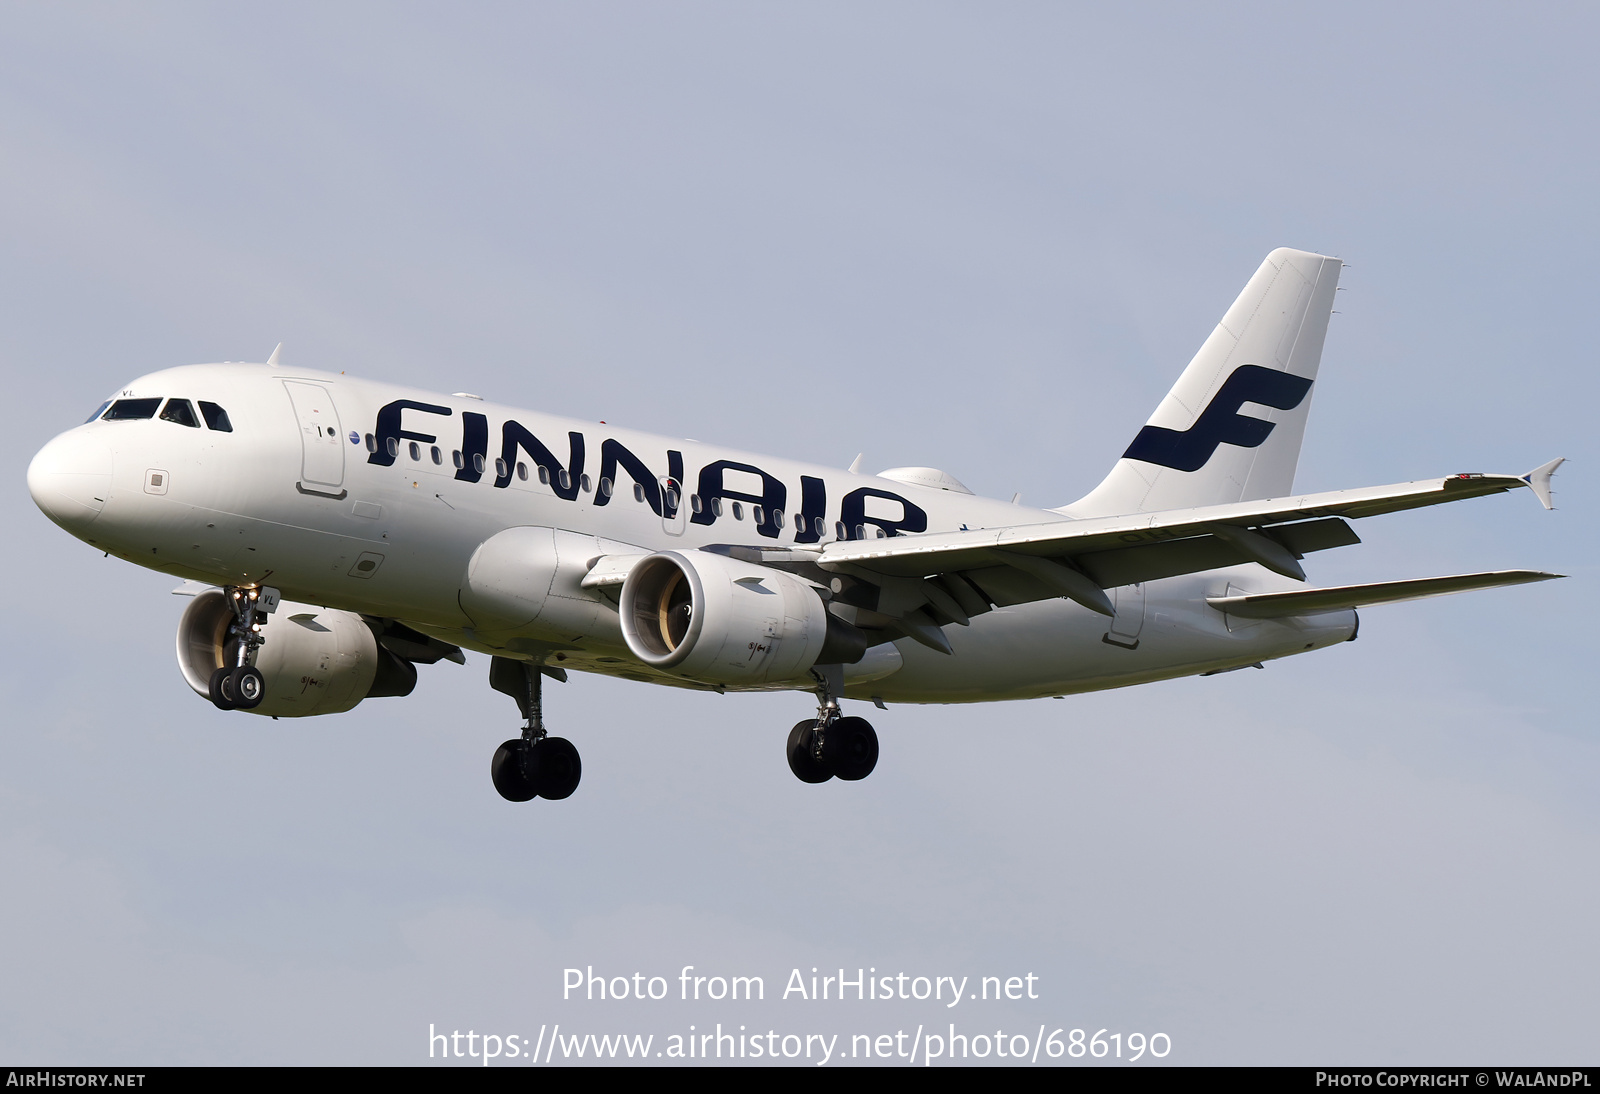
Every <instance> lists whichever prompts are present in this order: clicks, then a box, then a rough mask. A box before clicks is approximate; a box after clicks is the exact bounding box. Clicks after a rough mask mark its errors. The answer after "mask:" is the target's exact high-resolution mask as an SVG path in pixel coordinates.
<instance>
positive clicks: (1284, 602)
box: [1206, 570, 1566, 619]
mask: <svg viewBox="0 0 1600 1094" xmlns="http://www.w3.org/2000/svg"><path fill="white" fill-rule="evenodd" d="M1564 576H1566V575H1564V574H1551V573H1546V572H1544V571H1543V570H1493V571H1490V572H1487V573H1481V574H1454V575H1451V576H1449V577H1422V578H1414V579H1412V580H1410V581H1380V582H1376V583H1374V584H1370V585H1338V586H1334V587H1333V588H1328V589H1297V590H1295V591H1293V592H1287V593H1254V594H1251V595H1248V596H1209V597H1207V598H1206V603H1207V604H1210V605H1211V606H1212V607H1213V608H1216V609H1217V610H1218V611H1222V612H1226V613H1228V614H1229V615H1236V616H1240V617H1243V618H1246V619H1281V618H1284V617H1285V616H1293V615H1316V614H1318V613H1321V612H1337V611H1344V610H1345V609H1347V608H1362V607H1368V606H1370V605H1373V604H1394V603H1397V602H1399V601H1402V600H1422V599H1425V598H1426V597H1430V596H1447V595H1449V594H1450V593H1464V592H1469V591H1471V590H1473V589H1494V588H1498V587H1499V586H1502V585H1525V584H1527V583H1529V582H1532V581H1550V580H1553V579H1555V578H1558V577H1564Z"/></svg>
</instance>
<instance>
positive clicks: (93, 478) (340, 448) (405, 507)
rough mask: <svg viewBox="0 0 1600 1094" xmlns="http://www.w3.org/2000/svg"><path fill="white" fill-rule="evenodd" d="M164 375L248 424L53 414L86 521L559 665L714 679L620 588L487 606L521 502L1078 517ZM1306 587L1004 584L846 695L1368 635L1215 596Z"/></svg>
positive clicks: (573, 520)
mask: <svg viewBox="0 0 1600 1094" xmlns="http://www.w3.org/2000/svg"><path fill="white" fill-rule="evenodd" d="M158 397H159V398H167V397H174V398H176V397H181V398H185V399H188V400H190V401H191V402H195V403H198V401H201V400H205V401H209V402H211V403H214V404H217V405H219V406H221V407H222V408H224V409H225V410H226V412H227V415H228V417H229V419H230V420H231V425H232V430H231V431H230V432H221V431H218V430H215V429H211V428H207V427H206V426H205V425H198V426H187V425H184V424H180V423H176V422H172V421H165V420H162V419H159V418H153V417H152V418H145V419H140V420H124V421H101V420H96V421H91V422H89V423H88V424H86V425H82V426H79V427H77V428H75V429H72V430H69V431H68V432H66V433H63V434H62V435H61V436H59V437H57V438H56V439H55V440H53V441H52V442H51V443H50V444H49V445H47V446H46V447H45V448H44V449H43V450H41V452H40V453H39V455H38V456H37V457H36V458H35V461H34V465H33V467H31V468H30V471H29V484H30V488H31V489H32V490H33V493H34V496H35V498H36V500H38V501H39V504H40V505H41V507H42V508H44V509H45V511H46V512H47V513H48V514H49V515H50V516H51V517H52V519H54V520H55V521H56V522H57V523H58V524H60V525H62V527H64V528H66V529H67V530H68V531H70V532H71V533H72V534H74V535H75V536H77V537H79V538H80V539H83V540H85V541H87V542H89V543H91V544H93V545H94V546H95V547H96V548H98V549H100V550H104V551H108V552H110V553H111V554H115V555H117V556H119V557H121V558H125V559H128V560H130V561H133V562H137V563H138V564H139V565H141V566H146V567H149V568H151V569H155V570H160V571H162V572H165V573H169V574H173V575H176V576H179V577H183V578H188V579H193V580H196V581H200V582H205V583H208V584H214V585H243V584H257V583H259V584H270V585H272V586H275V587H277V588H279V589H281V590H282V592H283V595H284V596H285V597H286V598H289V599H292V600H296V601H303V602H307V603H312V604H320V605H326V606H328V607H333V608H339V609H344V610H347V611H353V612H360V613H363V614H367V615H372V616H381V617H386V618H392V619H396V620H399V621H402V622H404V623H406V624H407V625H409V626H411V627H413V628H415V629H417V630H420V631H423V632H426V633H428V634H432V635H434V636H436V637H438V638H441V639H444V640H445V641H448V642H452V643H455V644H457V645H460V646H463V647H465V648H468V649H472V650H477V651H480V652H483V653H511V654H512V655H516V654H517V653H518V651H519V643H524V644H526V643H533V644H536V645H537V646H539V648H542V649H554V650H556V651H557V652H556V653H555V654H554V655H553V656H554V660H555V661H557V662H559V663H561V664H563V665H564V666H565V667H569V668H573V669H578V670H583V671H593V672H602V673H608V674H611V675H619V676H626V677H629V678H634V679H645V680H650V681H653V682H659V683H674V684H685V685H687V686H695V687H700V686H705V685H702V684H692V683H689V682H687V681H682V680H678V679H675V678H673V677H671V676H670V675H667V674H664V673H660V672H656V671H654V670H651V669H649V668H648V667H647V666H645V665H643V664H641V663H640V662H639V661H638V660H637V659H636V658H634V657H632V656H631V655H630V654H629V652H628V649H627V647H626V645H625V644H624V643H623V640H622V638H621V636H620V631H619V630H618V629H617V627H616V625H615V621H614V612H613V613H612V618H610V619H607V618H604V617H605V614H606V613H604V612H601V613H600V616H601V618H600V620H599V622H597V623H596V624H595V625H594V626H593V627H592V628H590V630H589V633H582V634H574V633H570V632H571V628H570V627H568V628H565V629H561V628H555V629H551V628H548V627H545V628H541V627H540V626H538V625H537V621H536V623H535V624H532V625H529V626H528V627H527V628H525V629H524V630H523V631H521V632H518V633H508V632H505V631H500V632H494V633H490V632H489V631H487V630H485V629H483V628H480V627H479V626H478V624H477V622H476V621H475V620H474V619H473V618H472V616H471V615H470V614H469V613H468V611H467V610H465V609H464V608H463V606H462V598H461V592H462V588H463V583H464V581H465V577H466V572H467V567H468V563H469V561H470V560H471V559H472V557H473V554H474V552H475V551H476V550H477V549H478V547H479V546H480V545H481V544H483V543H484V541H485V540H487V539H488V538H489V537H491V536H493V535H495V534H496V533H499V532H502V531H504V530H505V529H508V528H513V527H522V526H528V527H537V528H553V529H562V530H566V532H568V533H571V534H570V535H567V536H565V537H563V542H564V543H565V544H566V545H567V546H566V547H565V548H564V550H566V551H567V552H568V553H572V552H573V551H576V553H577V554H579V555H585V556H586V557H587V558H588V559H589V560H591V561H592V558H593V557H595V556H600V555H605V554H611V553H615V552H616V551H617V550H619V549H621V548H624V547H625V548H626V549H628V550H632V551H656V550H680V551H682V550H691V549H694V548H698V547H703V546H707V545H711V544H731V545H742V546H757V547H769V548H770V547H783V546H790V545H795V544H796V543H800V544H807V543H817V542H831V541H833V540H834V539H836V538H857V537H859V536H860V535H863V534H865V535H868V536H871V535H875V534H878V532H879V530H880V529H881V530H883V531H884V532H885V533H893V534H902V535H904V534H916V533H917V532H921V531H928V532H935V531H951V530H955V529H960V528H962V527H967V528H973V529H977V528H985V527H1000V526H1015V525H1019V524H1031V523H1046V522H1058V521H1062V520H1065V519H1066V518H1065V517H1063V516H1062V514H1060V513H1058V512H1053V511H1049V510H1041V509H1028V508H1025V507H1022V506H1018V505H1012V504H1009V503H1006V502H1002V501H997V500H994V499H989V498H980V497H976V496H974V495H972V494H970V493H966V492H963V491H960V490H956V489H937V488H932V487H928V486H921V485H916V484H911V483H907V482H904V481H899V480H895V479H887V478H881V477H878V476H872V475H862V474H852V473H850V472H847V471H840V470H835V469H832V468H823V467H816V466H813V465H809V464H801V463H796V462H794V461H790V460H783V459H778V458H774V457H769V456H759V455H752V454H749V453H743V452H735V451H729V450H727V449H722V448H718V447H716V446H714V445H709V444H702V443H700V442H697V441H690V440H684V439H673V438H666V437H660V436H654V435H650V434H645V433H639V432H635V431H632V430H626V429H619V428H616V427H614V426H610V425H606V424H601V423H592V422H579V421H573V420H570V419H564V418H558V417H555V416H552V415H549V414H545V413H541V412H537V411H528V410H520V409H515V408H511V407H504V406H498V405H495V404H492V403H486V402H483V401H481V400H478V399H475V398H472V397H467V396H443V395H436V394H432V393H429V392H424V391H417V390H413V389H407V388H400V387H396V386H394V385H390V384H382V383H375V382H371V381H364V380H357V379H354V378H350V377H346V376H344V375H333V374H328V373H321V372H313V371H309V370H294V369H286V368H279V367H272V366H267V365H242V364H226V365H193V366H187V367H183V368H174V369H169V370H165V371H162V372H156V373H152V374H150V375H148V376H143V377H140V378H139V379H138V380H135V381H134V382H133V383H131V384H129V385H127V387H125V388H124V389H122V390H121V391H119V392H117V393H116V395H115V396H114V398H121V399H127V398H158ZM402 403H404V404H407V405H400V406H399V407H398V409H397V404H402ZM385 408H388V409H387V410H385ZM530 439H531V441H532V443H529V441H530ZM391 440H392V442H393V444H394V454H393V456H392V457H391V456H390V454H389V444H390V442H391ZM519 442H520V443H519ZM508 444H511V445H514V450H512V451H508V449H507V445H508ZM539 446H542V448H543V449H544V450H545V452H540V451H539V450H538V449H539ZM435 450H437V456H435ZM580 452H581V456H580ZM457 454H460V455H459V457H458V455H457ZM475 456H482V458H483V470H482V472H481V474H480V473H479V472H478V471H477V468H476V466H475V460H474V457H475ZM497 460H503V464H502V466H500V467H499V468H497V467H496V461H497ZM541 461H542V464H541ZM458 463H459V464H460V466H459V467H458ZM519 464H520V465H521V467H520V468H519V466H518V465H519ZM541 469H543V470H544V471H545V475H544V476H541V474H540V471H541ZM563 475H565V480H563ZM524 476H525V477H524ZM542 477H547V478H548V479H549V480H550V481H549V482H548V483H546V482H544V481H541V478H542ZM602 480H604V481H602ZM669 480H670V481H669ZM563 483H565V484H563ZM608 487H609V495H608V494H607V492H606V488H608ZM636 487H637V489H636ZM640 495H643V500H640ZM674 497H676V499H677V501H678V505H677V506H676V508H674V507H673V506H672V504H671V501H672V499H673V498H674ZM758 515H759V518H760V523H759V524H758V523H757V517H758ZM574 545H576V547H574ZM1291 587H1303V586H1297V585H1294V583H1292V582H1288V581H1286V580H1285V579H1283V578H1280V577H1277V576H1276V575H1274V574H1271V573H1269V572H1268V571H1266V570H1264V569H1262V568H1261V567H1259V566H1257V565H1254V564H1249V565H1244V566H1237V567H1232V568H1229V569H1226V570H1214V571H1209V572H1206V573H1200V574H1192V575H1188V576H1184V577H1176V578H1169V579H1165V580H1161V581H1153V582H1149V583H1147V584H1146V585H1144V586H1128V587H1124V588H1121V589H1117V590H1114V591H1113V594H1112V595H1113V597H1114V600H1115V602H1116V605H1117V617H1116V619H1115V620H1107V619H1106V618H1105V617H1104V616H1102V615H1098V614H1096V613H1094V612H1092V611H1090V610H1088V609H1086V608H1084V607H1082V606H1080V605H1078V604H1076V603H1073V602H1072V601H1069V600H1063V599H1051V600H1041V601H1035V602H1032V603H1025V604H1018V605H1015V606H1011V607H999V608H996V609H995V610H994V611H992V612H989V613H987V614H983V615H978V616H974V617H973V618H972V620H971V625H970V626H967V627H962V626H949V627H946V628H945V633H946V635H947V637H948V639H949V642H950V645H951V647H952V649H953V651H954V652H953V655H945V654H942V653H940V652H937V651H935V650H932V649H929V648H926V647H924V646H923V645H919V644H917V643H916V642H913V641H911V640H909V639H901V640H899V641H897V642H895V643H894V644H893V645H884V646H880V647H876V648H875V649H874V650H872V651H869V654H868V656H867V657H866V658H865V659H864V661H863V662H862V664H861V665H859V666H852V667H851V668H849V669H847V671H846V677H845V678H846V682H847V687H846V694H847V695H849V696H851V697H854V698H881V699H883V700H886V701H899V702H969V701H980V700H989V699H1007V698H1030V697H1036V696H1044V695H1059V694H1064V693H1069V692H1078V691H1089V690H1095V689H1101V688H1111V687H1121V686H1125V685H1128V684H1136V683H1142V682H1145V681H1150V680H1158V679H1164V678H1169V677H1175V676H1184V675H1191V674H1195V673H1200V672H1207V671H1214V670H1219V669H1227V668H1232V667H1237V666H1240V665H1247V664H1250V663H1252V662H1256V661H1261V660H1264V659H1269V658H1275V657H1283V656H1286V655H1289V654H1292V653H1299V652H1302V651H1305V650H1309V649H1314V648H1318V647H1322V646H1327V645H1331V644H1333V643H1337V642H1340V641H1344V640H1346V639H1348V638H1350V637H1352V636H1353V634H1354V630H1355V615H1354V612H1352V611H1340V612H1333V613H1327V614H1323V615H1317V616H1311V617H1308V618H1289V619H1272V620H1248V619H1236V618H1232V617H1229V616H1226V615H1224V614H1223V613H1221V612H1219V611H1217V610H1216V609H1214V608H1212V607H1210V606H1208V605H1207V604H1206V601H1205V598H1206V597H1208V596H1213V597H1215V596H1224V595H1229V594H1230V591H1231V592H1232V593H1239V592H1245V593H1256V592H1269V591H1274V590H1277V589H1283V588H1291ZM268 633H269V634H270V631H269V632H268ZM785 686H787V687H795V688H805V689H809V688H811V687H812V686H813V684H812V681H810V679H809V678H807V679H801V680H796V681H793V682H791V683H789V684H786V685H785Z"/></svg>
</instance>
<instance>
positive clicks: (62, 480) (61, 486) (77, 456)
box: [28, 429, 112, 535]
mask: <svg viewBox="0 0 1600 1094" xmlns="http://www.w3.org/2000/svg"><path fill="white" fill-rule="evenodd" d="M111 471H112V457H111V448H110V446H108V445H107V444H106V443H105V442H104V441H102V440H100V439H99V438H97V437H95V436H93V435H92V434H86V433H84V432H81V431H79V430H76V429H74V430H70V431H69V432H66V433H63V434H61V436H59V437H57V438H56V439H55V440H53V441H51V442H50V443H49V444H47V445H45V446H44V447H43V448H41V449H39V453H38V455H36V456H34V457H33V462H32V463H30V464H29V465H28V493H30V494H32V495H33V503H34V504H35V505H37V506H38V507H39V508H40V509H42V510H44V515H45V516H47V517H49V518H50V519H51V520H53V521H55V522H56V523H57V524H59V525H61V527H63V528H65V529H66V530H67V531H69V532H72V533H73V534H74V535H76V534H77V533H78V532H80V531H82V530H83V529H85V528H87V527H88V526H89V524H90V523H91V522H93V520H94V518H95V517H98V516H99V515H100V510H102V509H104V508H105V504H106V500H107V499H108V498H110V497H111Z"/></svg>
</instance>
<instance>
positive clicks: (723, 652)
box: [621, 551, 867, 686]
mask: <svg viewBox="0 0 1600 1094" xmlns="http://www.w3.org/2000/svg"><path fill="white" fill-rule="evenodd" d="M621 617H622V633H623V637H624V638H625V639H626V640H627V643H628V649H630V650H631V651H633V655H634V656H635V657H637V658H639V660H641V661H643V662H645V664H647V665H652V666H654V667H656V668H659V669H665V670H668V671H670V672H672V673H673V674H675V675H678V676H684V677H688V678H690V679H693V680H700V681H704V682H706V683H711V684H728V685H736V686H737V685H758V686H759V685H762V684H772V683H782V682H784V681H789V680H795V679H797V678H799V677H802V676H804V675H805V673H806V671H807V670H808V669H810V668H811V667H812V666H813V665H815V664H818V663H819V662H824V663H826V662H839V663H845V662H851V663H853V662H855V661H859V660H860V659H861V656H862V653H863V652H864V651H865V650H866V644H867V643H866V636H865V635H863V634H861V632H860V631H857V630H856V629H855V628H854V627H851V626H850V625H849V624H847V623H844V622H843V621H842V620H839V619H836V618H834V617H833V616H832V615H830V614H829V613H828V610H827V606H826V605H825V604H824V603H823V600H822V597H821V595H820V594H819V592H818V590H817V589H816V588H815V587H814V586H813V585H811V584H810V583H809V582H806V581H804V580H802V579H801V578H798V577H795V576H794V575H793V574H790V573H786V572H784V571H782V570H774V569H771V568H769V567H766V566H757V565H754V564H752V563H748V562H740V561H738V560H737V559H732V558H728V557H726V556H724V555H718V554H712V553H710V552H708V551H681V552H680V551H663V552H661V553H659V554H654V555H650V556H649V557H648V558H643V559H640V560H639V561H638V562H636V563H634V565H633V568H632V569H630V570H629V571H628V576H627V579H626V580H625V581H624V582H623V583H622V602H621ZM825 655H826V656H825Z"/></svg>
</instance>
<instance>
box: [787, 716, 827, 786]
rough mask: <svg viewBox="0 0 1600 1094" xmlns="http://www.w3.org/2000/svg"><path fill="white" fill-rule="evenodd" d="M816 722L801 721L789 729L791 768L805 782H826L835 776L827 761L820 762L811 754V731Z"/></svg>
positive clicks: (788, 749)
mask: <svg viewBox="0 0 1600 1094" xmlns="http://www.w3.org/2000/svg"><path fill="white" fill-rule="evenodd" d="M816 724H817V723H816V722H800V723H799V724H797V725H796V726H795V727H794V728H793V729H791V730H790V731H789V745H788V748H787V749H786V750H785V751H786V752H787V753H788V756H789V770H790V771H793V772H794V777H795V778H797V779H799V780H800V781H801V782H803V783H825V782H827V781H828V780H829V779H831V778H833V771H832V770H830V769H829V767H828V765H827V764H825V763H818V762H817V761H816V758H815V757H814V756H812V755H811V731H812V729H814V728H815V727H816Z"/></svg>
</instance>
